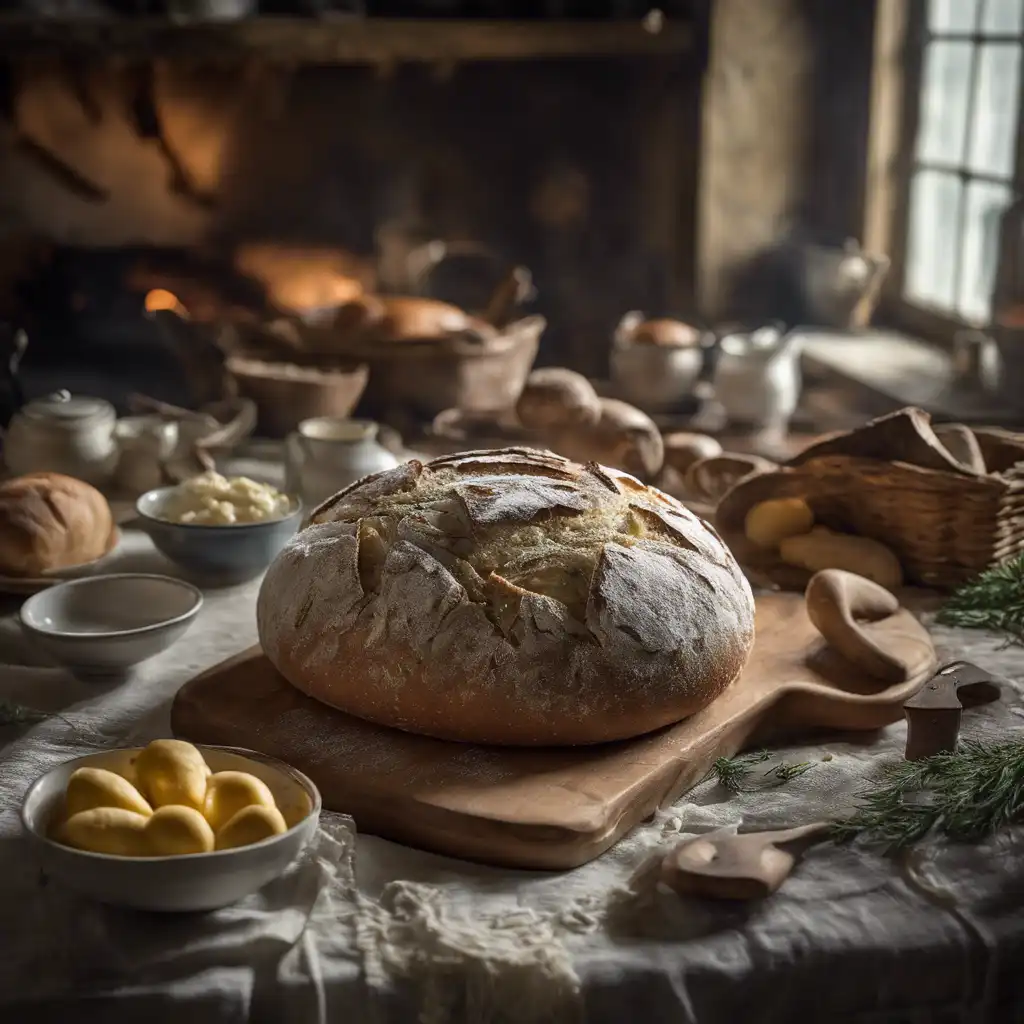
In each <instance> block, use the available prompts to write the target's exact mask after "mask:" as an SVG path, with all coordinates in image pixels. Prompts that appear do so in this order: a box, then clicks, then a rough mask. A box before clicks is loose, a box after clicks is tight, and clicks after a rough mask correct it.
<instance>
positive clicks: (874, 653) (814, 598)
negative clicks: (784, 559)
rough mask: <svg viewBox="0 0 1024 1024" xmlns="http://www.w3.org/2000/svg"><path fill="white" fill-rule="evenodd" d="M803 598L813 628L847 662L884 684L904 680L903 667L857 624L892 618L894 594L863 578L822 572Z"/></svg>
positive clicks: (896, 608) (895, 602) (834, 571)
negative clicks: (859, 621) (860, 621)
mask: <svg viewBox="0 0 1024 1024" xmlns="http://www.w3.org/2000/svg"><path fill="white" fill-rule="evenodd" d="M804 598H805V600H806V602H807V616H808V618H809V619H810V620H811V622H812V623H813V624H814V627H815V629H817V630H818V632H819V633H820V634H821V635H822V636H823V637H824V638H825V640H826V641H827V642H828V644H829V646H830V647H832V648H834V649H835V650H836V651H838V652H839V653H840V654H841V655H842V656H843V657H844V658H846V660H847V661H849V662H851V663H852V664H854V665H856V666H857V667H858V668H861V669H863V670H864V671H865V672H867V673H868V674H870V675H871V676H873V677H874V678H875V679H880V680H883V681H884V682H887V683H902V682H904V681H905V680H906V678H907V667H906V665H905V664H903V662H901V661H900V660H899V659H898V658H895V657H893V656H892V655H891V654H889V653H887V652H886V651H885V650H883V649H882V648H881V647H879V646H878V644H876V643H875V641H874V640H872V638H871V637H870V636H868V634H867V633H866V632H865V631H864V630H863V629H862V628H861V627H860V625H859V623H858V620H867V621H868V622H878V621H879V620H881V619H887V618H889V617H890V616H891V615H895V614H896V612H898V611H899V609H900V602H899V600H898V599H897V598H896V596H895V595H894V594H892V593H890V592H889V591H888V590H886V589H885V587H880V586H879V585H878V584H877V583H872V582H871V580H867V579H864V577H863V576H856V575H854V574H853V573H851V572H844V571H843V570H841V569H824V570H822V571H821V572H819V573H816V574H815V575H814V576H812V577H811V580H810V582H809V583H808V584H807V590H806V591H805V593H804Z"/></svg>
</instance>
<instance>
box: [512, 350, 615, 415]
mask: <svg viewBox="0 0 1024 1024" xmlns="http://www.w3.org/2000/svg"><path fill="white" fill-rule="evenodd" d="M516 415H517V416H518V417H519V422H520V423H522V425H523V426H524V427H527V428H529V429H531V430H549V429H551V428H564V427H576V426H581V425H582V426H592V425H593V424H595V423H597V421H598V420H599V419H600V418H601V400H600V399H599V398H598V397H597V392H596V391H595V390H594V388H593V385H592V384H591V383H590V381H589V380H587V378H586V377H584V376H583V374H582V373H576V371H575V370H567V369H565V368H564V367H562V366H544V367H541V369H539V370H534V371H533V372H532V373H531V374H530V376H529V377H527V378H526V384H525V385H524V386H523V390H522V393H521V394H520V395H519V401H518V402H516Z"/></svg>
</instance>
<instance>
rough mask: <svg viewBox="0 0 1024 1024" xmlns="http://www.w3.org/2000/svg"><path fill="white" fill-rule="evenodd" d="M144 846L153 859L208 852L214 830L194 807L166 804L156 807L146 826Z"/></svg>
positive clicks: (210, 847)
mask: <svg viewBox="0 0 1024 1024" xmlns="http://www.w3.org/2000/svg"><path fill="white" fill-rule="evenodd" d="M146 845H147V846H148V848H149V853H150V854H151V855H152V856H154V857H174V856H178V855H180V854H186V853H209V852H210V851H211V850H212V849H213V847H214V838H213V829H212V828H210V826H209V823H208V822H207V820H206V819H205V818H204V817H203V816H202V815H201V814H200V813H199V812H198V811H197V810H196V809H195V808H194V807H185V806H183V805H181V804H168V805H165V806H163V807H158V808H157V809H156V810H155V811H154V812H153V816H152V817H151V818H150V819H149V820H148V822H147V823H146Z"/></svg>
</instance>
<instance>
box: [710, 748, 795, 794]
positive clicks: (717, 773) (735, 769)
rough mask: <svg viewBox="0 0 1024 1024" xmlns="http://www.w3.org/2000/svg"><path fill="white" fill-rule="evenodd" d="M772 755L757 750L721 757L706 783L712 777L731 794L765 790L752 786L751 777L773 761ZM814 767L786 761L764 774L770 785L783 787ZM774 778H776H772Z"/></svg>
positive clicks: (763, 776) (712, 767)
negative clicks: (759, 768) (735, 755)
mask: <svg viewBox="0 0 1024 1024" xmlns="http://www.w3.org/2000/svg"><path fill="white" fill-rule="evenodd" d="M771 756H772V755H771V753H770V752H769V751H767V750H756V751H753V752H752V753H749V754H741V755H740V756H739V757H720V758H718V759H717V760H716V761H715V763H714V764H713V765H712V766H711V770H710V771H709V772H708V773H707V775H705V776H704V779H702V780H701V781H705V780H707V779H709V778H711V777H712V776H714V777H715V779H716V781H717V782H718V784H719V785H720V786H722V787H723V788H725V789H727V790H729V792H730V793H749V792H753V791H755V790H757V789H764V788H766V787H764V786H751V785H750V781H751V776H753V775H754V769H755V768H756V767H757V766H758V765H760V764H764V763H765V761H769V760H771ZM813 767H814V764H813V763H812V762H811V761H803V762H801V763H800V764H788V763H787V762H785V761H782V762H780V763H779V764H777V765H774V766H773V767H771V768H769V769H768V770H767V771H765V772H764V773H762V776H761V777H762V778H763V779H769V785H776V786H778V785H782V784H783V783H785V782H789V781H791V780H792V779H795V778H797V777H798V776H800V775H803V774H804V772H806V771H809V770H810V769H811V768H813ZM772 776H774V778H771V777H772Z"/></svg>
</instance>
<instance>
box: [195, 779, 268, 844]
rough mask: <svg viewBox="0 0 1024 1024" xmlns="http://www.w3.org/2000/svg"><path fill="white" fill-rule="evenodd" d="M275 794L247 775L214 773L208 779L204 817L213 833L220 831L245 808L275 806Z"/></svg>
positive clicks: (263, 783) (260, 780)
mask: <svg viewBox="0 0 1024 1024" xmlns="http://www.w3.org/2000/svg"><path fill="white" fill-rule="evenodd" d="M275 806H276V804H275V803H274V794H273V793H271V792H270V788H269V787H268V786H267V784H266V783H265V782H264V781H263V780H262V779H258V778H256V776H255V775H250V774H249V773H248V772H232V771H227V772H215V773H214V774H213V775H211V776H210V777H209V779H207V780H206V803H205V805H204V806H203V814H204V816H205V817H206V820H207V821H208V822H209V823H210V826H211V827H212V828H213V830H214V832H217V831H219V830H220V829H221V828H223V827H224V825H226V824H227V823H228V821H229V820H230V819H231V818H233V817H234V816H235V815H236V814H237V813H238V812H239V811H240V810H241V809H242V808H243V807H270V808H273V807H275Z"/></svg>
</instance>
